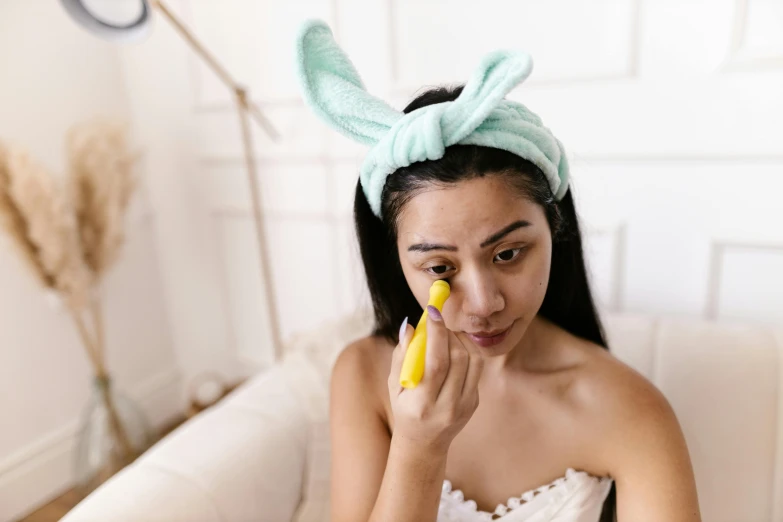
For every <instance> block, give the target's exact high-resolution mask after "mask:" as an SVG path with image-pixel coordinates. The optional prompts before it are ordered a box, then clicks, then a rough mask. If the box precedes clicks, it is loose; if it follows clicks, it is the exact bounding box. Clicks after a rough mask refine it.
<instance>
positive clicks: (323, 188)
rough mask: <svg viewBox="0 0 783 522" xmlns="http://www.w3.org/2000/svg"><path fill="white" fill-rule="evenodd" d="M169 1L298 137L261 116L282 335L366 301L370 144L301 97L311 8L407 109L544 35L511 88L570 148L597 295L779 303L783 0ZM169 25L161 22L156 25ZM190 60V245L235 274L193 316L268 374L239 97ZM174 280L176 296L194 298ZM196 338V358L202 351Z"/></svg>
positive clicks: (640, 304)
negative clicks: (361, 234)
mask: <svg viewBox="0 0 783 522" xmlns="http://www.w3.org/2000/svg"><path fill="white" fill-rule="evenodd" d="M173 6H174V8H175V10H177V12H179V13H180V14H181V15H182V16H183V17H185V18H186V20H187V21H188V23H189V24H190V25H191V26H192V28H193V29H194V30H195V31H196V32H197V33H198V34H199V35H200V36H201V37H203V39H204V40H205V41H206V43H207V45H208V46H209V47H210V48H212V49H213V51H214V52H215V54H216V55H217V56H219V57H220V58H221V59H222V60H224V61H225V63H226V64H227V67H228V68H229V69H230V70H231V71H232V73H233V74H235V75H236V76H237V77H238V78H239V79H240V80H241V81H242V82H245V84H246V85H247V86H248V87H249V89H250V91H251V93H252V94H253V98H254V100H256V102H257V103H258V104H259V105H260V106H261V107H262V109H263V110H264V111H265V113H266V115H267V116H268V117H269V118H270V120H271V121H272V122H273V123H274V125H275V126H276V127H277V129H278V130H279V132H280V134H281V135H282V140H281V141H280V142H277V143H274V142H272V141H271V140H269V139H268V138H267V137H266V136H264V135H263V134H262V132H261V131H260V129H256V131H255V139H254V143H255V147H256V151H257V153H258V155H259V156H260V161H259V170H260V173H261V181H262V196H263V202H264V208H265V215H266V217H267V227H268V237H269V239H270V242H271V244H270V250H271V252H270V254H271V263H272V270H273V273H274V278H275V284H276V286H277V289H276V290H277V297H278V299H277V303H276V304H277V306H278V307H279V315H280V320H281V326H282V332H283V334H284V336H285V337H289V336H290V335H291V334H293V333H295V332H297V331H300V330H302V329H306V328H310V327H312V326H314V325H316V324H318V323H319V322H321V321H323V320H326V319H330V318H333V317H336V316H338V315H341V314H343V313H346V312H348V311H350V310H352V309H354V308H355V307H356V306H361V305H366V304H367V303H368V300H367V294H366V290H365V289H364V283H363V279H362V278H363V276H362V272H361V263H360V261H359V259H358V254H357V248H356V243H355V239H354V236H353V230H352V223H351V208H352V200H353V193H354V188H355V183H356V179H357V172H358V166H359V164H360V162H361V157H362V152H363V148H362V147H359V146H357V145H355V144H353V143H350V142H349V141H348V140H346V139H345V138H343V137H341V136H339V135H337V134H335V133H334V132H332V131H331V130H329V129H328V128H326V127H325V125H324V124H323V123H322V122H321V121H320V120H318V119H317V118H316V117H315V116H314V115H313V114H312V113H311V112H310V111H309V110H308V109H307V108H306V107H304V105H303V104H302V102H301V98H300V94H299V91H298V88H297V85H296V82H295V78H294V73H293V71H294V68H293V38H294V35H295V32H296V30H297V29H298V27H299V24H300V23H301V22H302V21H303V20H304V19H305V18H309V17H320V18H324V19H325V20H326V21H327V22H328V23H329V24H330V25H331V26H332V28H333V29H334V31H335V34H336V37H337V40H338V42H340V44H341V45H342V46H343V47H344V48H345V49H346V51H347V52H348V54H349V55H350V56H351V57H352V59H353V61H354V63H355V64H356V66H357V68H358V70H359V72H360V74H361V75H362V77H363V79H364V80H365V83H366V85H367V86H368V88H369V90H370V91H371V92H373V93H375V94H377V95H379V96H381V97H384V98H386V99H387V100H389V101H390V102H391V103H393V104H394V105H395V106H396V107H398V108H400V109H401V108H402V107H403V106H404V105H405V104H406V103H407V101H409V100H410V99H411V98H412V97H413V96H414V94H415V93H416V92H417V91H419V90H420V89H421V87H422V86H426V85H433V84H437V83H442V82H444V83H457V82H464V81H465V80H466V79H467V77H468V76H469V74H470V72H471V71H472V69H473V67H474V66H475V65H476V64H477V62H478V60H479V59H480V57H481V56H482V55H483V54H484V53H486V52H489V51H491V50H494V49H495V48H498V47H518V48H522V49H526V50H528V51H530V52H531V53H532V55H533V57H534V62H535V67H534V71H533V75H532V76H531V78H530V79H529V81H528V82H527V83H525V84H524V85H523V86H521V87H520V88H517V89H516V90H515V91H514V92H513V93H512V94H511V95H510V97H511V98H513V99H516V100H519V101H522V102H523V103H525V104H527V105H528V106H529V107H530V108H531V109H532V110H534V111H535V112H537V113H539V114H540V115H541V116H542V118H543V119H544V121H545V123H546V124H547V126H549V127H550V128H551V129H553V131H554V132H555V134H556V135H558V137H560V139H561V140H562V141H563V142H564V144H565V146H566V148H567V150H568V151H569V154H570V158H571V162H572V167H573V180H574V181H573V183H574V185H573V186H574V191H575V195H576V197H577V201H578V206H579V211H580V214H581V216H582V218H583V221H584V228H585V234H586V249H587V252H588V262H589V264H590V268H591V271H592V273H593V277H594V284H595V289H596V294H597V296H598V299H599V301H600V303H601V306H602V307H603V308H605V309H611V310H619V311H622V310H627V311H634V312H645V311H649V312H655V313H671V314H685V315H691V316H706V317H710V318H716V319H717V318H724V317H725V318H742V319H751V320H761V321H771V322H780V321H781V320H783V298H782V297H781V295H783V272H782V271H781V268H783V229H782V227H781V225H783V206H782V205H780V204H779V201H780V197H781V193H782V192H783V140H782V139H781V137H783V124H782V123H781V122H783V98H782V97H781V96H780V94H779V93H780V92H783V36H781V35H783V3H781V2H772V1H763V0H688V1H685V2H683V1H681V0H656V1H655V2H642V1H641V0H600V1H599V0H597V1H593V2H589V3H586V2H579V1H577V0H556V1H554V0H531V1H527V2H512V1H503V0H486V1H484V2H481V3H477V2H472V1H460V2H455V1H446V0H362V1H359V0H308V1H298V2H280V1H261V0H252V1H251V0H223V1H221V2H220V3H219V4H218V3H216V2H211V1H207V0H180V1H179V2H174V3H173ZM170 31H171V30H170V28H168V27H165V26H163V24H161V27H159V28H158V30H157V32H170ZM145 46H146V49H147V50H141V51H139V50H133V51H128V53H127V56H128V57H129V59H130V61H131V62H132V66H130V67H129V68H128V70H127V74H128V75H129V76H130V77H131V78H133V77H138V78H141V77H143V75H145V74H147V73H148V72H149V71H150V70H151V67H152V66H150V65H148V64H147V65H145V64H144V63H143V62H142V61H141V60H140V59H138V56H139V55H140V54H141V53H143V54H144V55H145V57H146V60H153V61H154V60H155V59H158V60H164V59H172V58H173V57H177V58H182V57H184V56H186V55H187V53H186V52H185V51H184V49H182V48H181V44H179V43H177V42H175V41H174V40H173V39H172V38H170V37H168V36H166V37H163V36H161V37H155V38H153V40H151V41H150V42H148V43H147V44H145ZM175 48H176V49H177V50H176V51H174V50H172V49H175ZM151 49H154V51H153V50H151ZM166 49H169V51H166ZM156 53H157V54H159V55H161V56H164V57H163V58H156V57H155V56H153V54H156ZM186 60H188V64H189V65H188V67H182V66H181V64H180V65H178V67H177V69H176V70H175V71H171V70H170V71H168V73H169V74H174V75H178V76H177V79H176V80H175V82H174V83H175V84H176V85H177V88H176V89H170V90H171V92H170V93H169V94H168V96H169V98H168V99H169V100H171V99H172V98H171V97H173V96H174V97H177V99H178V100H186V101H185V102H180V104H181V106H182V107H183V109H182V111H181V112H179V113H178V114H177V117H179V118H185V119H186V120H187V126H188V129H189V130H188V132H189V137H188V140H189V141H188V143H187V148H186V149H185V152H187V153H188V154H192V155H194V156H195V159H194V163H193V164H192V171H191V172H189V173H188V174H187V176H188V181H187V184H188V185H189V186H190V187H191V188H192V189H193V190H195V191H197V194H198V202H197V203H196V204H191V205H190V208H189V212H192V213H194V214H193V215H198V216H199V217H198V222H199V223H201V224H202V225H200V226H203V234H200V235H199V238H198V245H196V243H192V244H191V246H192V247H193V248H194V249H195V248H199V249H201V251H203V252H218V254H217V257H218V258H219V260H218V261H217V262H216V263H215V264H214V266H213V267H211V268H210V269H209V270H206V269H205V270H204V271H203V272H202V273H201V274H200V276H198V277H199V278H201V279H199V281H200V282H199V284H209V285H210V287H214V288H219V289H220V290H219V293H220V294H221V295H222V296H223V297H222V298H220V300H219V302H218V301H216V302H215V303H214V304H210V305H207V306H204V309H203V310H202V311H201V312H199V313H197V314H194V315H192V316H190V318H186V317H185V314H183V315H182V317H181V318H180V320H181V321H189V320H192V319H194V318H199V319H200V320H204V321H210V320H211V321H213V323H212V324H214V325H215V330H214V331H215V332H218V333H217V334H216V336H215V338H214V340H215V341H217V342H222V343H224V344H222V345H221V346H214V347H205V346H202V352H201V355H199V356H191V359H190V360H191V362H192V366H193V368H198V367H199V366H200V365H203V364H206V361H208V360H210V357H208V356H206V355H205V354H206V352H205V351H204V350H206V351H209V350H212V351H213V352H215V353H217V352H218V351H219V352H221V353H223V354H224V356H225V357H226V358H229V359H231V358H233V360H234V361H239V366H240V367H242V368H252V369H256V368H258V367H262V366H265V365H268V364H269V363H270V362H271V354H272V349H271V347H270V345H269V336H268V334H267V331H268V329H267V324H268V323H267V322H266V321H267V318H266V317H265V313H264V310H265V308H264V307H265V304H264V300H263V298H262V291H263V289H262V288H261V286H260V277H259V275H258V274H259V268H258V262H257V254H256V251H255V243H254V237H255V236H254V233H253V222H252V219H251V214H250V198H249V196H248V194H247V186H248V185H247V180H246V177H245V173H244V169H243V163H242V155H241V154H242V150H241V139H240V134H239V124H238V121H237V118H236V115H235V113H234V110H233V102H232V97H231V93H230V92H229V91H227V90H226V89H225V88H224V86H223V85H222V84H220V83H219V81H218V80H217V79H216V78H215V77H214V76H213V75H212V74H211V73H210V71H209V70H208V69H207V68H205V67H204V66H203V65H202V64H200V63H199V62H198V60H197V59H196V58H194V57H192V56H189V55H187V58H186ZM158 67H159V68H163V66H162V65H159V66H158ZM161 81H164V80H163V79H161ZM137 83H139V82H137ZM161 96H162V95H161V94H160V93H157V92H153V91H152V90H151V89H150V90H148V91H145V92H143V93H141V94H139V95H138V103H139V104H143V103H146V102H148V101H149V102H150V103H161V100H163V101H165V100H166V98H165V97H161ZM156 100H157V101H156ZM150 146H151V147H153V148H154V147H155V144H153V143H151V144H150ZM183 153H184V152H183ZM183 176H184V175H183ZM174 187H176V184H172V185H171V186H168V187H160V192H159V194H158V196H159V201H161V202H163V201H166V200H167V199H168V198H174V197H181V196H177V195H174V194H173V190H174ZM163 214H164V218H163V219H166V218H165V216H166V212H164V213H163ZM169 218H170V219H171V220H172V221H175V220H176V217H175V216H173V215H171V216H169ZM206 224H208V226H207V225H206ZM179 226H183V224H182V223H180V225H179ZM174 229H176V227H174V228H173V229H172V230H174ZM164 247H165V245H164ZM209 255H210V256H211V255H212V254H211V253H210V254H209ZM173 257H176V256H173ZM168 270H170V271H172V270H173V271H176V270H178V265H177V264H176V263H172V264H171V265H169V267H168ZM197 279H198V278H197V277H196V276H195V275H194V277H193V279H192V281H193V282H194V283H195V282H196V280H197ZM204 280H207V281H209V282H208V283H204V282H203V281H204ZM172 292H173V294H172V295H173V298H172V302H171V305H172V306H174V307H180V308H182V307H184V306H186V304H185V302H184V301H183V300H182V299H178V298H177V292H176V288H173V290H172ZM207 309H208V310H207ZM175 315H176V314H175ZM176 330H177V328H176V327H175V331H176ZM180 353H181V354H184V355H185V356H186V357H188V356H189V355H188V354H189V352H188V349H187V347H186V346H180ZM199 357H200V358H199Z"/></svg>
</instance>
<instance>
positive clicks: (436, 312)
mask: <svg viewBox="0 0 783 522" xmlns="http://www.w3.org/2000/svg"><path fill="white" fill-rule="evenodd" d="M427 313H428V314H430V315H431V316H432V318H433V319H435V320H436V321H442V320H443V316H442V315H440V310H438V309H437V308H435V307H434V306H432V305H427Z"/></svg>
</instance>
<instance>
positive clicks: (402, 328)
mask: <svg viewBox="0 0 783 522" xmlns="http://www.w3.org/2000/svg"><path fill="white" fill-rule="evenodd" d="M407 328H408V318H407V317H406V318H405V320H404V321H403V322H402V325H400V336H399V337H398V339H399V341H400V342H402V340H403V339H405V330H407Z"/></svg>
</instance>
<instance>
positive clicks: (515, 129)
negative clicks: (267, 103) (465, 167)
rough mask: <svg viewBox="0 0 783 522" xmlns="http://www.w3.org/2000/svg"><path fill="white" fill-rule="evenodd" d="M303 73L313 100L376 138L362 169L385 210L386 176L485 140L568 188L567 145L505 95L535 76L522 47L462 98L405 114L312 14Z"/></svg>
mask: <svg viewBox="0 0 783 522" xmlns="http://www.w3.org/2000/svg"><path fill="white" fill-rule="evenodd" d="M296 60H297V74H298V77H299V78H298V79H299V83H300V85H301V88H302V91H303V96H304V99H305V102H306V103H307V104H308V105H309V106H310V107H311V108H312V109H313V110H314V111H315V113H316V114H318V115H319V116H320V117H321V118H323V119H324V120H325V121H326V123H328V124H329V125H330V126H332V127H333V128H335V129H336V130H337V131H339V132H340V133H342V134H344V135H345V136H347V137H348V138H351V139H353V140H354V141H357V142H359V143H362V144H365V145H369V146H370V150H369V152H368V153H367V156H366V157H365V159H364V162H363V164H362V166H361V170H360V180H361V185H362V190H363V191H364V195H365V196H366V197H367V201H368V202H369V203H370V207H371V208H372V211H373V212H374V213H375V215H376V216H378V217H381V194H382V192H383V186H384V184H385V183H386V178H387V177H388V176H389V174H391V173H393V172H394V171H395V170H397V169H398V168H400V167H407V166H408V165H410V164H411V163H415V162H417V161H426V160H437V159H440V158H442V157H443V155H444V154H445V151H446V147H449V146H451V145H457V144H459V145H481V146H484V147H492V148H496V149H503V150H506V151H508V152H511V153H514V154H516V155H518V156H520V157H522V158H524V159H526V160H528V161H530V162H531V163H533V164H535V165H536V166H538V167H539V168H540V169H541V170H542V171H543V173H544V175H545V176H546V178H547V181H548V182H549V186H550V188H551V189H552V194H554V196H555V198H556V199H557V200H560V199H562V197H563V196H565V194H566V192H567V190H568V162H567V160H566V155H565V150H564V149H563V145H562V144H561V143H560V142H559V141H558V140H557V138H555V137H554V136H553V135H552V133H551V132H550V131H549V129H547V128H546V127H544V126H543V125H542V123H541V118H539V117H538V116H537V115H536V114H534V113H533V112H531V111H529V110H528V109H527V107H525V106H524V105H522V104H521V103H518V102H514V101H510V100H506V99H504V96H505V95H506V94H508V92H509V91H511V89H513V88H514V87H515V86H516V85H518V84H519V83H521V82H522V81H523V80H524V79H525V78H527V77H528V76H529V75H530V72H531V70H532V68H533V62H532V59H531V58H530V56H529V55H528V54H526V53H523V52H519V51H494V52H492V53H489V54H487V55H486V56H485V57H484V59H483V60H481V63H480V64H479V65H478V67H477V68H476V70H475V71H474V72H473V75H472V76H471V77H470V79H469V80H468V82H467V83H466V84H465V88H464V89H463V91H462V93H461V94H460V95H459V97H458V98H457V99H456V100H455V101H450V102H443V103H437V104H433V105H428V106H425V107H421V108H419V109H416V110H414V111H412V112H410V113H408V114H404V113H402V112H400V111H398V110H396V109H394V108H393V107H391V106H390V105H388V104H387V103H386V102H384V101H383V100H381V99H379V98H376V97H375V96H372V95H371V94H370V93H368V92H367V90H366V89H365V88H364V85H363V84H362V80H361V78H360V77H359V74H358V73H357V72H356V68H355V67H354V66H353V64H352V63H351V61H350V59H349V58H348V56H347V55H346V54H345V52H344V51H343V50H342V49H340V47H339V46H338V45H337V43H336V42H335V40H334V36H333V35H332V31H331V29H329V26H328V25H326V23H324V22H323V21H321V20H309V21H307V22H305V24H304V25H303V26H302V28H301V29H300V30H299V34H298V35H297V40H296Z"/></svg>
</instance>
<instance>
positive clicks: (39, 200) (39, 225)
mask: <svg viewBox="0 0 783 522" xmlns="http://www.w3.org/2000/svg"><path fill="white" fill-rule="evenodd" d="M0 216H2V217H3V226H4V228H5V230H6V231H7V232H8V233H9V235H10V237H11V240H12V242H13V243H14V244H15V245H16V247H17V250H18V251H20V252H21V253H22V255H23V258H24V259H25V261H27V264H28V266H29V267H30V268H31V271H32V272H33V274H34V275H35V276H36V278H37V279H38V280H39V282H41V283H42V284H43V285H44V286H45V287H46V288H49V289H51V290H55V291H57V292H58V293H59V294H60V295H61V297H63V298H64V300H66V301H67V302H68V303H69V305H70V306H72V307H75V308H80V307H83V306H84V305H85V304H86V303H87V300H88V294H89V289H90V286H91V284H92V274H91V273H90V270H89V269H88V267H87V265H86V264H85V263H84V259H83V256H82V253H81V248H80V242H79V235H78V231H77V230H76V221H75V219H74V218H73V213H72V212H71V210H70V208H69V205H68V201H67V198H66V196H65V193H64V191H63V190H62V186H61V184H60V183H58V182H57V180H56V179H54V178H53V177H52V176H51V175H49V173H48V172H47V171H46V170H45V169H44V167H43V166H42V165H40V164H39V163H37V162H36V161H35V160H33V159H32V158H31V157H30V156H29V155H28V154H27V153H25V152H24V151H21V150H18V149H13V148H9V147H2V152H0Z"/></svg>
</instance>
